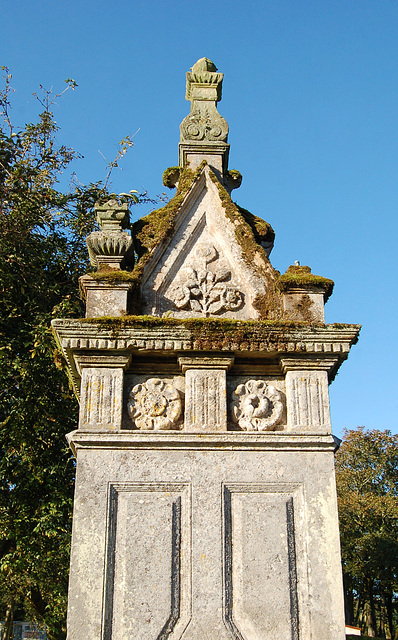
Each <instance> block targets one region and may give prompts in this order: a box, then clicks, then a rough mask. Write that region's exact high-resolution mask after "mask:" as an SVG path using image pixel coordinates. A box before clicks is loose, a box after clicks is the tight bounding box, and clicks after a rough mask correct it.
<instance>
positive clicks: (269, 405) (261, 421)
mask: <svg viewBox="0 0 398 640" xmlns="http://www.w3.org/2000/svg"><path fill="white" fill-rule="evenodd" d="M234 396H235V398H236V399H234V401H233V403H232V407H231V409H232V418H233V420H234V422H237V423H238V424H239V426H240V427H241V429H244V431H272V430H273V429H274V427H275V425H276V424H277V423H278V422H279V420H280V419H281V417H282V412H283V404H282V394H281V393H280V392H279V391H278V390H277V389H275V387H273V386H272V385H271V384H267V383H266V382H265V381H264V380H248V381H247V382H246V383H245V384H240V385H238V386H237V387H236V389H235V391H234Z"/></svg>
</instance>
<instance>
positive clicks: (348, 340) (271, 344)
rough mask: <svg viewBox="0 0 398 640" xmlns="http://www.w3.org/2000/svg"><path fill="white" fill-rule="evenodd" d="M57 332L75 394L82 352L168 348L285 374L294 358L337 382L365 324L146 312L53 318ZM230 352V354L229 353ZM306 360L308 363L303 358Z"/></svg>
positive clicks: (181, 353) (170, 351)
mask: <svg viewBox="0 0 398 640" xmlns="http://www.w3.org/2000/svg"><path fill="white" fill-rule="evenodd" d="M52 325H53V330H54V333H55V336H56V339H57V342H58V344H59V347H60V348H61V350H62V352H63V354H64V357H65V359H66V361H67V363H68V367H69V371H70V373H71V376H72V380H73V384H74V388H75V392H76V394H77V395H78V394H79V389H80V375H79V372H78V370H77V368H76V363H75V359H76V356H78V354H81V355H82V356H83V355H88V354H92V355H97V356H99V355H101V354H104V352H105V351H106V352H107V353H108V354H109V356H115V355H116V354H118V353H121V352H123V353H126V352H129V353H131V354H132V355H134V353H136V354H143V353H144V354H145V353H148V354H152V355H154V356H156V355H160V354H161V353H162V352H163V355H164V352H166V355H167V354H169V355H173V356H174V355H175V358H176V360H177V358H178V357H181V356H190V355H192V351H195V352H198V351H199V352H202V353H203V352H205V353H206V352H208V353H209V354H211V353H215V352H217V353H218V354H219V355H220V356H222V355H224V354H225V356H227V355H228V356H229V357H232V356H235V360H237V359H238V358H239V356H241V357H244V356H245V355H246V356H249V357H250V358H258V357H265V358H274V359H275V358H276V359H277V360H278V361H279V363H280V365H279V366H280V371H281V374H282V373H283V372H284V371H285V370H286V366H287V362H289V367H290V368H291V367H294V368H296V367H295V365H294V361H295V360H296V359H297V361H300V364H299V366H300V367H302V368H305V369H311V368H313V367H314V366H315V367H316V368H323V369H326V370H328V375H329V379H330V380H332V379H333V377H334V375H335V374H336V372H337V370H338V368H339V367H340V365H341V363H342V362H343V361H344V360H345V359H346V358H347V356H348V353H349V350H350V347H351V346H352V344H355V342H356V341H357V339H358V335H359V331H360V325H353V324H351V325H316V326H315V325H313V326H309V325H305V324H303V325H297V324H295V325H293V324H288V323H284V324H283V323H277V322H273V323H271V322H264V321H248V322H244V321H231V322H228V321H222V320H220V321H217V320H212V321H206V320H205V321H203V320H199V321H198V320H195V319H192V320H189V321H177V320H170V319H161V318H159V319H156V318H150V317H149V318H148V317H145V316H141V317H140V316H136V317H134V316H131V317H125V318H109V319H106V318H105V319H101V320H90V319H88V320H75V319H62V320H53V323H52ZM226 352H228V354H227V353H226ZM303 360H304V362H303Z"/></svg>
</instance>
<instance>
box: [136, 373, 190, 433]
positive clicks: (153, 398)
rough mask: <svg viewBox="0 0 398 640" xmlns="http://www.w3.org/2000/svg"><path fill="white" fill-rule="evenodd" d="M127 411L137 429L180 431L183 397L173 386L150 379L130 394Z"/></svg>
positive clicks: (137, 385) (138, 385)
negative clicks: (179, 420)
mask: <svg viewBox="0 0 398 640" xmlns="http://www.w3.org/2000/svg"><path fill="white" fill-rule="evenodd" d="M127 409H128V412H129V416H130V418H131V419H132V420H133V421H134V423H135V426H136V427H137V429H150V430H152V429H160V430H167V429H180V428H181V427H180V426H177V422H178V419H179V417H180V416H181V411H182V402H181V396H180V394H179V393H178V391H177V389H175V387H173V385H172V384H169V383H167V382H165V381H164V380H160V379H159V378H150V379H149V380H147V381H146V382H145V383H143V384H136V385H135V386H134V387H133V388H132V389H131V391H130V393H129V399H128V402H127Z"/></svg>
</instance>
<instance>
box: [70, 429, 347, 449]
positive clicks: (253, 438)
mask: <svg viewBox="0 0 398 640" xmlns="http://www.w3.org/2000/svg"><path fill="white" fill-rule="evenodd" d="M67 439H68V442H69V445H70V447H71V449H72V451H73V453H74V455H76V452H77V451H78V450H79V449H112V450H115V449H124V450H125V449H159V448H162V449H179V450H181V449H187V450H192V449H195V450H197V449H203V450H211V451H214V450H217V449H222V450H224V451H225V450H230V451H237V450H242V449H245V450H252V451H264V450H271V451H272V450H279V449H283V451H296V450H301V451H321V450H323V451H330V452H334V451H336V449H337V448H338V444H337V442H336V439H335V438H334V437H333V436H332V435H330V434H325V433H311V434H310V433H308V431H307V432H303V433H294V434H291V433H288V432H284V433H282V432H281V433H275V432H272V433H269V432H263V433H258V432H256V433H241V432H234V431H229V432H225V433H217V434H206V435H205V434H203V433H183V432H181V431H178V432H167V433H166V432H162V431H150V432H143V431H140V432H137V431H127V430H125V431H119V432H113V433H112V432H104V431H101V432H98V433H95V432H90V433H88V432H84V431H80V430H76V431H72V432H71V433H69V434H68V436H67Z"/></svg>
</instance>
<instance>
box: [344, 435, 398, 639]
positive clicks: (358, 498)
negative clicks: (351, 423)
mask: <svg viewBox="0 0 398 640" xmlns="http://www.w3.org/2000/svg"><path fill="white" fill-rule="evenodd" d="M336 474H337V492H338V500H339V518H340V534H341V549H342V560H343V577H344V590H345V600H346V619H347V623H348V624H359V625H360V626H362V629H363V631H366V633H367V635H368V636H370V637H375V636H376V635H379V636H380V637H383V638H395V632H396V629H397V619H396V611H395V607H396V605H397V600H396V592H397V591H398V435H392V434H391V432H390V431H377V430H366V429H365V428H364V427H359V428H358V429H357V430H351V431H346V432H345V434H344V439H343V443H342V446H341V448H340V450H339V452H338V453H337V456H336Z"/></svg>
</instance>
